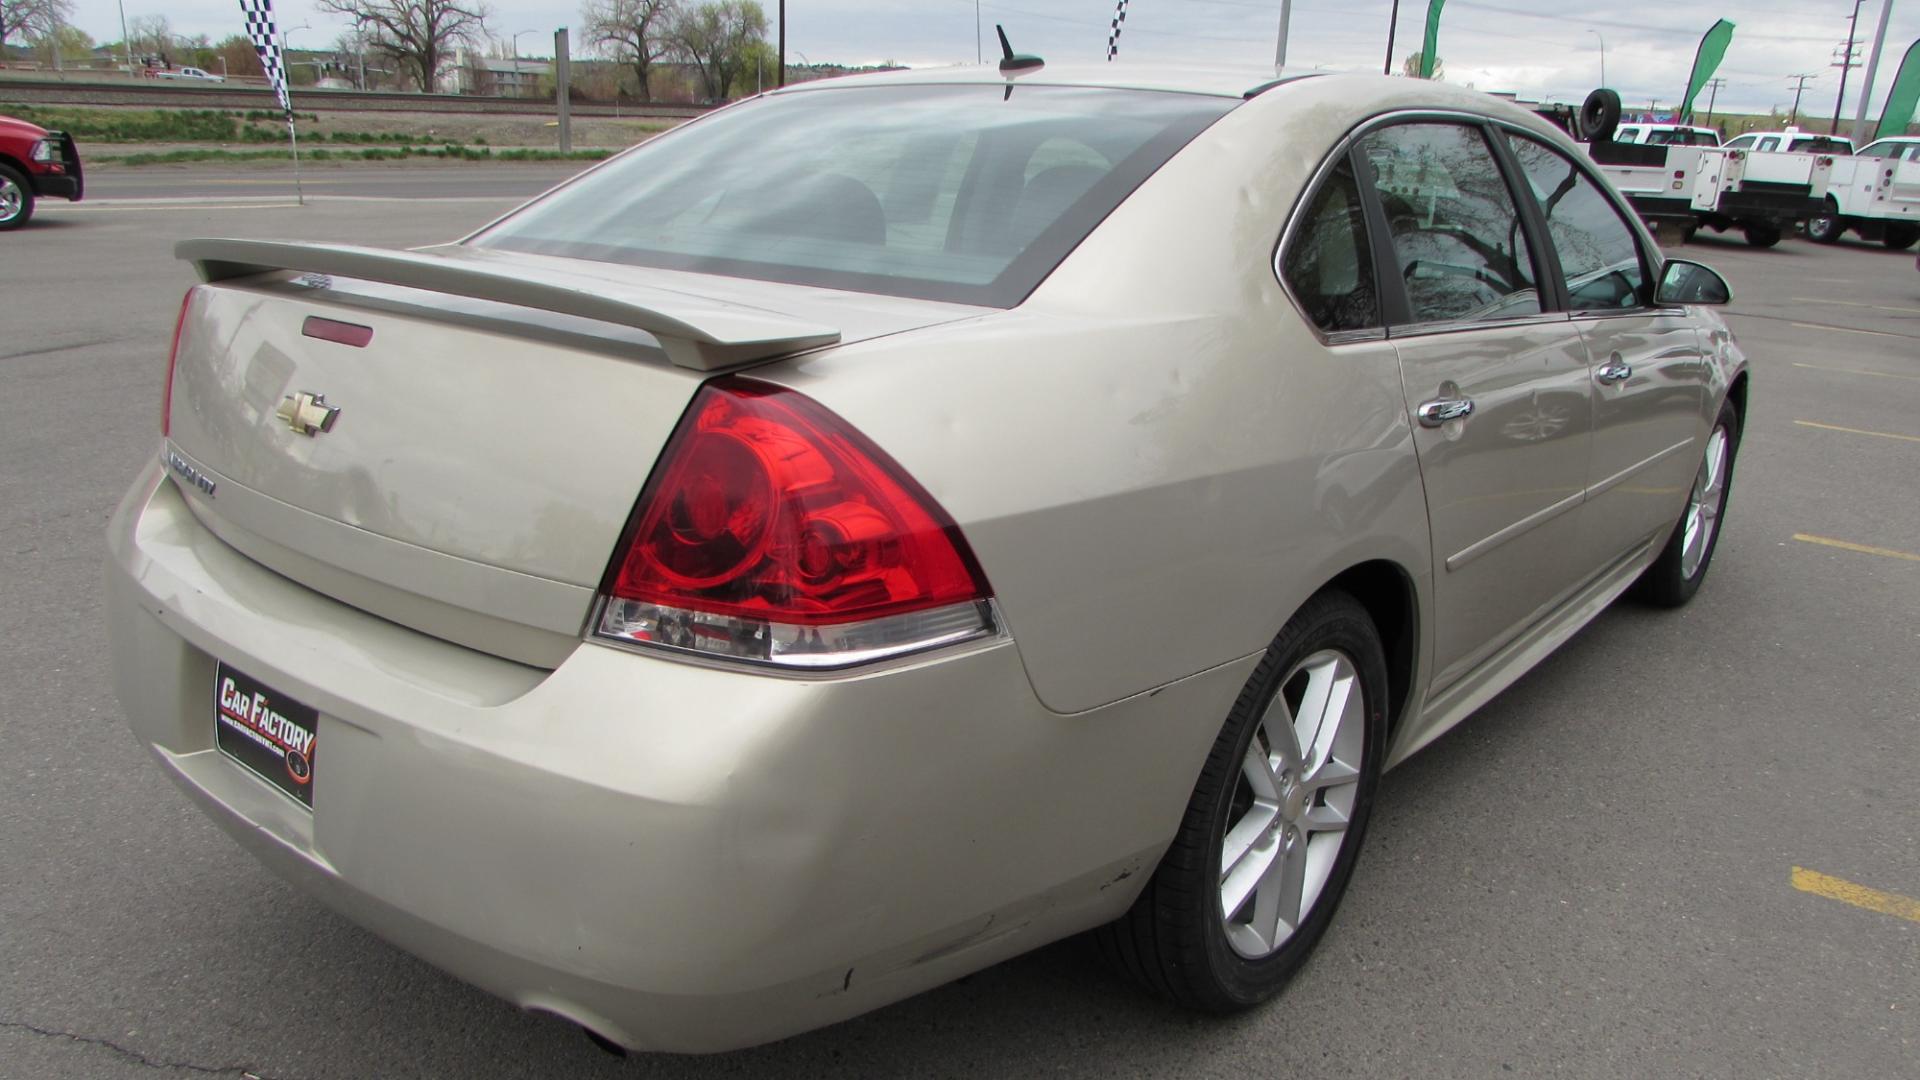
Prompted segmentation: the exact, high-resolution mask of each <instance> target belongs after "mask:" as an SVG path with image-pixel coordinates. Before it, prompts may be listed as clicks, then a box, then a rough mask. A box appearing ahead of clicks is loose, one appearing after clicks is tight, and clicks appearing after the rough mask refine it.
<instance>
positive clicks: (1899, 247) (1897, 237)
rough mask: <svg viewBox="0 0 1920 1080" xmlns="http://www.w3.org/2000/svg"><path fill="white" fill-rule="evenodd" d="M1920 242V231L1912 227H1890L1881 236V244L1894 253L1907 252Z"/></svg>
mask: <svg viewBox="0 0 1920 1080" xmlns="http://www.w3.org/2000/svg"><path fill="white" fill-rule="evenodd" d="M1916 240H1920V229H1916V228H1914V227H1913V226H1911V225H1889V226H1887V231H1886V232H1885V233H1882V234H1881V236H1880V242H1881V243H1883V244H1885V245H1887V247H1889V248H1891V249H1892V250H1894V251H1905V250H1907V249H1908V248H1910V247H1912V246H1913V245H1914V242H1915V241H1916Z"/></svg>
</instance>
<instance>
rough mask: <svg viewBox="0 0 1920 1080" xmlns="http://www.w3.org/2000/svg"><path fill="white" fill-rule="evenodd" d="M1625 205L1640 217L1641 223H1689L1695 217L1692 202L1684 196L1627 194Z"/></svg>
mask: <svg viewBox="0 0 1920 1080" xmlns="http://www.w3.org/2000/svg"><path fill="white" fill-rule="evenodd" d="M1627 205H1629V206H1631V207H1633V211H1634V213H1636V214H1639V215H1640V219H1641V220H1642V221H1646V222H1649V223H1653V224H1658V223H1660V222H1663V221H1691V220H1693V218H1694V217H1695V214H1694V210H1693V202H1692V200H1691V199H1689V198H1687V197H1686V196H1684V195H1675V196H1664V195H1636V194H1633V193H1631V192H1629V193H1627Z"/></svg>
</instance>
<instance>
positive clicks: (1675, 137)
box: [1647, 128, 1720, 146]
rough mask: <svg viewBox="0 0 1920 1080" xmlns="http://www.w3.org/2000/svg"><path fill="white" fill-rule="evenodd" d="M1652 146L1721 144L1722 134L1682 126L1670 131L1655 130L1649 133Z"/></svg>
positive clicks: (1649, 142)
mask: <svg viewBox="0 0 1920 1080" xmlns="http://www.w3.org/2000/svg"><path fill="white" fill-rule="evenodd" d="M1647 144H1648V145H1650V146H1719V145H1720V136H1718V135H1715V134H1714V133H1713V132H1711V131H1695V130H1693V129H1691V128H1680V129H1677V130H1670V131H1653V132H1648V134H1647Z"/></svg>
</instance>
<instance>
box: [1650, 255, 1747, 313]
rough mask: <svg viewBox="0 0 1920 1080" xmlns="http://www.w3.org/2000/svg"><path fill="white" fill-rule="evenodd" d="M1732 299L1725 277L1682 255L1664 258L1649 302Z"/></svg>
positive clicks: (1708, 301) (1719, 301)
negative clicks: (1651, 300)
mask: <svg viewBox="0 0 1920 1080" xmlns="http://www.w3.org/2000/svg"><path fill="white" fill-rule="evenodd" d="M1732 299H1733V289H1732V288H1731V287H1729V286H1728V285H1727V279H1726V278H1723V277H1721V276H1720V275H1719V274H1718V273H1716V272H1715V271H1714V270H1713V268H1712V267H1708V266H1702V265H1700V264H1699V263H1697V262H1688V261H1687V260H1685V259H1668V260H1667V263H1666V265H1665V266H1664V267H1662V268H1661V270H1660V287H1659V288H1658V289H1655V290H1654V292H1653V302H1654V303H1655V304H1660V305H1668V304H1725V303H1728V302H1729V301H1731V300H1732Z"/></svg>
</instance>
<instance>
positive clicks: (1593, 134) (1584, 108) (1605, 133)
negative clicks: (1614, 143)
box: [1580, 88, 1620, 143]
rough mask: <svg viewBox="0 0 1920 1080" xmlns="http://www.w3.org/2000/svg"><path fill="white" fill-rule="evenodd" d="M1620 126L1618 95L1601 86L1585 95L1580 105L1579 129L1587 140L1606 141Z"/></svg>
mask: <svg viewBox="0 0 1920 1080" xmlns="http://www.w3.org/2000/svg"><path fill="white" fill-rule="evenodd" d="M1619 127H1620V95H1619V94H1616V93H1614V92H1613V91H1611V90H1608V89H1605V88H1602V89H1599V90H1595V91H1594V92H1593V93H1591V94H1588V95H1587V100H1586V101H1585V102H1583V103H1582V104H1581V106H1580V129H1581V130H1582V131H1584V132H1586V134H1587V141H1588V142H1597V143H1599V142H1607V141H1609V140H1611V139H1612V138H1613V133H1614V132H1615V131H1617V130H1618V129H1619Z"/></svg>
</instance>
